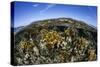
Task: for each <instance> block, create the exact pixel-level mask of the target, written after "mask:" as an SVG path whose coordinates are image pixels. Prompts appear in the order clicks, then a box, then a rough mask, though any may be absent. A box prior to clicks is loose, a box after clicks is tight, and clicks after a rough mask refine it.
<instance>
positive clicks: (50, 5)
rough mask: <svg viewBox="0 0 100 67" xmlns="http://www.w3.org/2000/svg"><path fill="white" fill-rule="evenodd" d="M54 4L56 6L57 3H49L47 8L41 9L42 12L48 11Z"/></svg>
mask: <svg viewBox="0 0 100 67" xmlns="http://www.w3.org/2000/svg"><path fill="white" fill-rule="evenodd" d="M53 6H55V4H49V5H47V6H46V8H44V9H43V10H41V11H40V13H44V12H46V11H47V10H48V9H50V8H52V7H53Z"/></svg>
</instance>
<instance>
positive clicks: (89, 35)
mask: <svg viewBox="0 0 100 67" xmlns="http://www.w3.org/2000/svg"><path fill="white" fill-rule="evenodd" d="M14 33H16V32H14ZM14 36H15V41H14V43H15V44H14V64H15V65H30V64H52V63H68V62H83V61H96V60H97V29H96V28H94V27H91V26H89V25H88V24H86V23H84V22H82V21H78V20H74V19H72V18H56V19H47V20H41V21H36V22H33V23H31V24H30V25H28V26H26V27H24V28H23V29H21V30H20V31H19V32H17V33H16V34H15V35H14Z"/></svg>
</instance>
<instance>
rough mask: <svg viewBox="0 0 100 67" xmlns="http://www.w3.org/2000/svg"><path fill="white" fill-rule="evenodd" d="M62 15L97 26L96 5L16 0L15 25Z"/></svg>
mask: <svg viewBox="0 0 100 67" xmlns="http://www.w3.org/2000/svg"><path fill="white" fill-rule="evenodd" d="M62 17H65V18H73V19H76V20H80V21H84V22H86V23H87V24H90V25H93V26H95V27H97V7H96V6H82V5H68V4H54V3H36V2H14V27H19V26H25V25H28V24H30V23H32V22H34V21H38V20H44V19H51V18H62Z"/></svg>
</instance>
